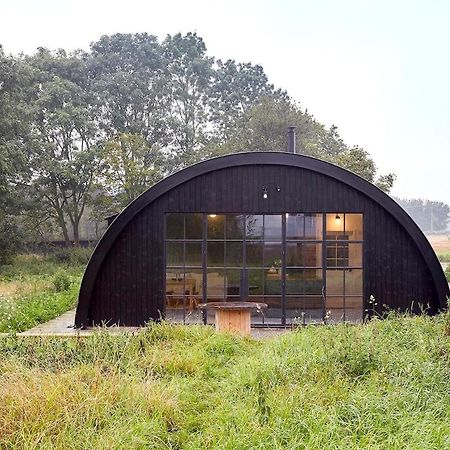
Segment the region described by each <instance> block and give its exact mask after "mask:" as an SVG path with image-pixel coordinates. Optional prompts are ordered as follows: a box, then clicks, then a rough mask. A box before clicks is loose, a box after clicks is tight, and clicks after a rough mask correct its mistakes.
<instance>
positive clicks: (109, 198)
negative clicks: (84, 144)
mask: <svg viewBox="0 0 450 450" xmlns="http://www.w3.org/2000/svg"><path fill="white" fill-rule="evenodd" d="M101 157H102V161H103V170H102V173H101V176H100V180H99V181H100V183H99V184H100V186H102V190H103V193H104V194H105V196H106V197H103V198H99V199H98V200H97V202H98V203H99V204H100V203H101V204H102V205H103V209H104V213H103V214H105V215H107V214H108V213H113V212H116V211H118V210H120V209H122V208H123V207H125V206H126V205H128V203H130V202H131V201H133V200H134V199H135V198H137V197H138V196H139V195H140V194H141V193H142V192H144V191H145V190H146V189H147V188H149V187H150V186H152V185H153V184H155V183H156V182H157V181H159V180H160V179H161V178H162V176H163V174H162V172H161V166H162V164H161V159H162V158H163V156H162V154H161V151H160V150H159V149H158V148H157V147H150V146H149V144H148V143H147V142H146V141H145V139H144V138H143V136H141V135H139V134H126V133H124V134H119V135H117V136H116V137H115V138H113V139H111V140H109V141H107V142H105V143H104V144H103V146H102V152H101Z"/></svg>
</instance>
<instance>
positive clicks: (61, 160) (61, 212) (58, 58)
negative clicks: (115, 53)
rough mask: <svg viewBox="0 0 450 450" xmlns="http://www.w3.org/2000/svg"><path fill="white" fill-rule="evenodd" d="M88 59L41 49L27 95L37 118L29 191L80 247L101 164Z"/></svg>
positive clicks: (34, 119) (78, 54)
mask: <svg viewBox="0 0 450 450" xmlns="http://www.w3.org/2000/svg"><path fill="white" fill-rule="evenodd" d="M86 58H87V55H85V54H83V53H81V52H76V53H74V54H71V55H67V54H66V53H65V52H64V51H58V52H57V53H56V54H52V53H51V52H49V51H48V50H46V49H39V52H38V53H37V54H36V55H35V56H33V57H31V58H28V60H27V62H28V64H30V66H31V67H32V68H33V69H34V75H35V79H34V83H33V85H32V89H31V90H30V92H29V96H28V98H27V101H28V104H29V105H30V110H31V117H32V126H31V139H30V143H29V146H28V158H29V166H30V170H31V179H30V186H29V190H28V195H29V196H30V197H31V198H32V199H33V200H34V202H36V203H37V204H39V205H40V206H41V208H42V207H44V208H43V210H44V211H45V212H44V215H43V218H42V220H46V219H53V220H55V221H56V223H57V224H58V226H59V228H60V229H61V232H62V234H63V236H64V240H65V241H66V243H67V244H69V243H70V242H71V239H70V236H69V231H68V224H70V227H71V230H72V233H73V241H74V244H75V245H79V224H80V220H81V217H82V216H83V214H84V212H85V208H86V205H87V203H88V201H89V200H90V189H91V186H92V182H93V178H94V174H95V172H96V165H97V149H96V147H95V146H94V145H93V144H94V142H95V138H96V128H95V124H94V121H93V113H92V98H91V94H90V82H89V78H88V77H87V71H86Z"/></svg>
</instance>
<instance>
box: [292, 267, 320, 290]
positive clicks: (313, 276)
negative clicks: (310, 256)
mask: <svg viewBox="0 0 450 450" xmlns="http://www.w3.org/2000/svg"><path fill="white" fill-rule="evenodd" d="M322 287H323V280H322V269H318V270H314V269H313V270H310V269H286V294H315V295H321V294H322Z"/></svg>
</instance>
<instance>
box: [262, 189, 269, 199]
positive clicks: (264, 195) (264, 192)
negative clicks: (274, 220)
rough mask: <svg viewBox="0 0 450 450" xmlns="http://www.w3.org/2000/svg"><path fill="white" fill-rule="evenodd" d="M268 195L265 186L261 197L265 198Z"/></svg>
mask: <svg viewBox="0 0 450 450" xmlns="http://www.w3.org/2000/svg"><path fill="white" fill-rule="evenodd" d="M267 197H268V195H267V188H266V187H265V188H263V198H264V199H267Z"/></svg>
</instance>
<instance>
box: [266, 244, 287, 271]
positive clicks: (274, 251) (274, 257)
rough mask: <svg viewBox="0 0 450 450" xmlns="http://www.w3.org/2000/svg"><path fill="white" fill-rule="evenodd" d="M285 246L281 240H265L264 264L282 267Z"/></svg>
mask: <svg viewBox="0 0 450 450" xmlns="http://www.w3.org/2000/svg"><path fill="white" fill-rule="evenodd" d="M282 257H283V246H282V244H281V242H264V266H265V267H281V264H282V259H281V258H282Z"/></svg>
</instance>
